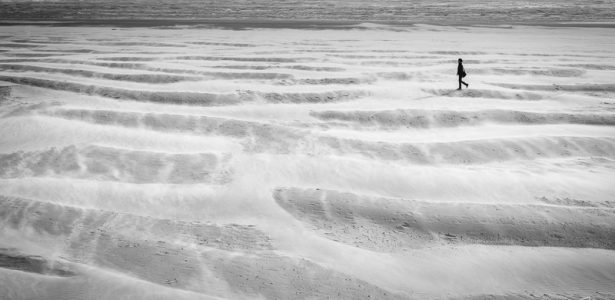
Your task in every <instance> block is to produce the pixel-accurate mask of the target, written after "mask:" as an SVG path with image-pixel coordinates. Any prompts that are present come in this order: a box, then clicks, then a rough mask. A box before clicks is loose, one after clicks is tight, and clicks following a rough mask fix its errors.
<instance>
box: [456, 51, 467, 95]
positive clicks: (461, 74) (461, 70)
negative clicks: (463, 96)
mask: <svg viewBox="0 0 615 300" xmlns="http://www.w3.org/2000/svg"><path fill="white" fill-rule="evenodd" d="M457 61H458V62H459V64H458V65H457V76H459V88H458V90H460V89H461V84H462V83H463V84H465V85H466V88H468V87H469V86H470V85H469V84H467V83H465V82H464V81H463V80H462V78H464V77H466V70H465V69H464V68H463V64H462V62H463V60H462V59H461V58H460V59H458V60H457Z"/></svg>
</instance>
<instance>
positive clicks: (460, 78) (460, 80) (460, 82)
mask: <svg viewBox="0 0 615 300" xmlns="http://www.w3.org/2000/svg"><path fill="white" fill-rule="evenodd" d="M462 78H463V77H461V75H459V89H461V84H462V83H463V84H465V85H468V84H467V83H465V82H464V81H463V80H462Z"/></svg>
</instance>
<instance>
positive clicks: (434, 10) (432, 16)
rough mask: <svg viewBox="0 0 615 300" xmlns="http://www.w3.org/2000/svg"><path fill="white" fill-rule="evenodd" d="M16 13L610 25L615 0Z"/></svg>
mask: <svg viewBox="0 0 615 300" xmlns="http://www.w3.org/2000/svg"><path fill="white" fill-rule="evenodd" d="M16 21H19V22H21V23H23V22H24V21H30V22H33V21H37V22H40V21H45V22H51V21H54V22H66V23H75V24H94V25H96V24H101V25H104V24H107V23H113V22H116V23H118V24H119V25H125V26H131V25H134V26H143V25H157V24H158V25H160V24H161V25H177V24H195V23H197V24H198V23H204V24H206V23H208V22H218V23H224V22H228V23H233V22H239V23H241V22H244V23H245V22H256V24H258V22H262V23H263V24H265V23H267V24H275V23H276V22H277V23H279V24H282V25H292V24H307V25H309V24H316V23H331V24H338V23H339V24H344V23H353V22H355V23H356V22H375V23H386V24H395V23H399V24H415V23H425V24H435V25H455V24H459V25H480V24H485V25H487V24H489V25H493V24H530V25H531V24H543V25H553V24H562V23H571V22H572V23H603V25H604V23H615V0H595V1H592V0H532V1H520V0H511V1H504V0H467V1H465V0H464V1H461V0H440V1H434V0H303V1H298V0H136V1H125V0H59V1H55V0H36V1H32V0H0V23H3V24H4V25H7V24H12V23H13V24H14V23H15V22H16ZM117 21H121V22H117ZM147 21H150V22H151V21H156V22H154V23H151V24H150V23H147ZM66 23H64V24H66Z"/></svg>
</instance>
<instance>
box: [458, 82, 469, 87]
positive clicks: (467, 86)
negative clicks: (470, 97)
mask: <svg viewBox="0 0 615 300" xmlns="http://www.w3.org/2000/svg"><path fill="white" fill-rule="evenodd" d="M461 83H463V84H465V85H466V88H467V87H468V86H469V85H468V84H467V83H466V82H465V81H463V80H462V81H461ZM459 87H460V88H461V84H459Z"/></svg>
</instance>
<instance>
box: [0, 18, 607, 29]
mask: <svg viewBox="0 0 615 300" xmlns="http://www.w3.org/2000/svg"><path fill="white" fill-rule="evenodd" d="M366 24H372V25H376V26H391V27H412V26H417V25H429V26H450V27H498V28H506V27H510V26H531V27H579V28H615V21H613V22H603V21H601V22H528V23H523V22H511V23H489V22H484V23H481V22H448V23H442V22H420V21H417V22H405V21H389V22H383V21H374V20H365V21H356V20H283V19H280V20H274V19H198V20H185V19H104V20H102V19H101V20H77V19H76V20H36V19H31V20H4V21H0V26H2V27H4V26H50V27H80V26H93V27H120V28H131V27H171V26H211V27H214V28H222V29H234V30H243V29H255V28H280V29H345V28H348V29H352V28H362V27H365V26H362V25H366Z"/></svg>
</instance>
